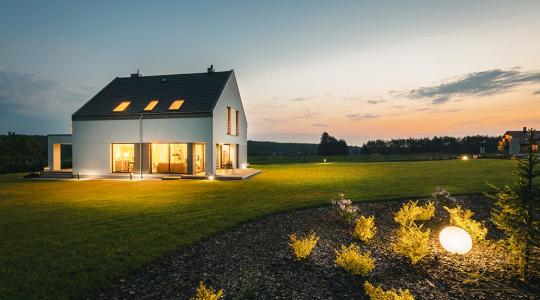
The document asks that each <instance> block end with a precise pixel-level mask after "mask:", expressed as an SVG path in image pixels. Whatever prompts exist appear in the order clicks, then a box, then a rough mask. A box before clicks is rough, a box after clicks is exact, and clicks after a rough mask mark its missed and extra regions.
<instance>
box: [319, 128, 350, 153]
mask: <svg viewBox="0 0 540 300" xmlns="http://www.w3.org/2000/svg"><path fill="white" fill-rule="evenodd" d="M317 154H319V155H322V156H326V155H347V154H349V147H348V146H347V142H345V140H343V139H341V140H338V139H336V138H335V137H333V136H331V135H329V134H328V132H324V133H323V134H322V136H321V142H320V143H319V146H318V147H317Z"/></svg>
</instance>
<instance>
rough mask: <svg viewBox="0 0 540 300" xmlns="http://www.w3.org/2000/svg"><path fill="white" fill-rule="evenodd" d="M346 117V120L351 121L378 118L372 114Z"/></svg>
mask: <svg viewBox="0 0 540 300" xmlns="http://www.w3.org/2000/svg"><path fill="white" fill-rule="evenodd" d="M346 117H347V119H349V120H352V121H359V120H364V119H375V118H378V117H379V116H378V115H374V114H348V115H346Z"/></svg>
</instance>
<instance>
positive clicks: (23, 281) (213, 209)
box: [0, 160, 512, 299]
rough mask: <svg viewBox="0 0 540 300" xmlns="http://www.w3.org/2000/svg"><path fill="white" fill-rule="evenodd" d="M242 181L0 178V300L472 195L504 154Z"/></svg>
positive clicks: (75, 292)
mask: <svg viewBox="0 0 540 300" xmlns="http://www.w3.org/2000/svg"><path fill="white" fill-rule="evenodd" d="M261 169H262V170H263V173H261V174H259V175H257V176H256V177H254V178H252V179H250V180H247V181H228V182H222V181H206V180H205V181H197V180H193V181H189V180H182V181H142V182H141V181H133V182H129V181H112V180H96V181H37V180H20V179H17V175H3V176H0V233H1V241H0V298H2V299H17V298H25V299H28V298H55V299H57V298H82V297H85V296H87V295H89V294H91V293H92V292H94V291H95V290H96V289H99V288H100V287H102V286H104V285H106V284H107V283H110V282H111V281H113V280H116V279H118V278H121V277H122V276H125V275H126V274H128V273H129V272H130V271H133V270H136V269H138V268H140V267H141V266H143V265H144V264H147V263H149V262H151V261H152V260H154V259H156V258H158V257H160V256H162V255H164V254H166V253H169V252H171V251H174V250H175V249H178V248H180V247H182V246H185V245H188V244H190V243H193V242H195V241H197V240H199V239H201V238H203V237H205V236H208V235H209V234H212V233H214V232H216V231H220V230H224V229H227V228H230V227H231V226H233V225H235V224H238V223H240V222H245V221H248V220H251V219H254V218H257V217H260V216H263V215H267V214H270V213H274V212H278V211H282V210H287V209H292V208H299V207H306V206H312V205H318V204H322V203H327V202H328V201H329V199H330V198H332V197H335V196H337V193H338V192H344V193H346V195H347V197H350V198H352V199H353V200H355V201H363V200H384V199H391V198H406V197H415V196H425V195H429V194H430V193H431V192H432V191H433V189H434V188H435V187H436V186H443V187H445V188H447V189H449V190H450V191H451V192H453V193H477V192H482V191H485V190H486V189H487V188H488V187H487V186H486V184H485V183H486V181H489V182H492V183H498V184H500V183H505V182H508V181H509V180H510V176H511V171H512V163H511V162H510V161H506V160H469V161H459V160H453V161H423V162H386V163H329V164H317V163H310V164H288V165H266V166H261Z"/></svg>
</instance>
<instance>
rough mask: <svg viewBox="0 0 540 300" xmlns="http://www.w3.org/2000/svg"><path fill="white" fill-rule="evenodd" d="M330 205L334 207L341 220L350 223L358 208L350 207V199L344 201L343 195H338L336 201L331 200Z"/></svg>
mask: <svg viewBox="0 0 540 300" xmlns="http://www.w3.org/2000/svg"><path fill="white" fill-rule="evenodd" d="M332 205H334V206H336V210H337V212H338V214H339V215H340V216H341V218H342V219H343V220H344V221H346V222H348V223H350V222H352V221H353V220H354V219H355V218H356V214H357V212H358V208H357V207H356V206H354V205H352V201H351V200H350V199H345V194H343V193H340V194H339V199H338V200H333V199H332Z"/></svg>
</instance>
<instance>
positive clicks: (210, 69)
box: [206, 65, 215, 74]
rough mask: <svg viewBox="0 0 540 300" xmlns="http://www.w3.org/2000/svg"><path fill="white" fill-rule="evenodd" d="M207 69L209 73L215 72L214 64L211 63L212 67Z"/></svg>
mask: <svg viewBox="0 0 540 300" xmlns="http://www.w3.org/2000/svg"><path fill="white" fill-rule="evenodd" d="M206 71H207V72H208V74H211V73H214V72H215V71H214V65H210V68H207V69H206Z"/></svg>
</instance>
